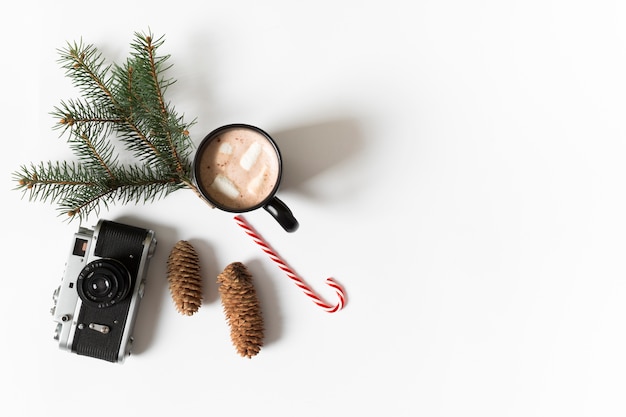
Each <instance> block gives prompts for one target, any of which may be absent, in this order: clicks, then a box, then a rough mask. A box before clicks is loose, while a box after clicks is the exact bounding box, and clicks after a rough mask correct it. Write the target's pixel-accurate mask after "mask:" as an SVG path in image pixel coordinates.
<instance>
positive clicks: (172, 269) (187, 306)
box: [167, 240, 202, 316]
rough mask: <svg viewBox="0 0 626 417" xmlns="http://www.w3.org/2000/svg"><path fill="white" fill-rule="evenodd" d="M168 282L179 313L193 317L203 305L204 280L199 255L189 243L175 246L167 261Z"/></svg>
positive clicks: (179, 242) (180, 242)
mask: <svg viewBox="0 0 626 417" xmlns="http://www.w3.org/2000/svg"><path fill="white" fill-rule="evenodd" d="M167 280H168V282H169V285H170V293H171V295H172V299H173V300H174V304H175V305H176V309H177V310H178V312H179V313H181V314H184V315H187V316H191V315H193V314H194V313H195V312H196V311H198V309H199V308H200V305H201V304H202V278H201V277H200V261H199V258H198V254H197V253H196V251H195V249H194V248H193V246H191V244H190V243H189V242H187V241H186V240H181V241H178V242H177V243H176V245H174V247H173V248H172V252H171V253H170V256H169V258H168V259H167Z"/></svg>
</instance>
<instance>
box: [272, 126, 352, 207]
mask: <svg viewBox="0 0 626 417" xmlns="http://www.w3.org/2000/svg"><path fill="white" fill-rule="evenodd" d="M271 136H272V137H273V138H274V140H275V141H276V143H277V144H278V147H279V148H280V153H281V155H282V158H283V177H282V180H281V187H280V188H281V190H283V191H287V190H288V191H290V192H299V193H305V194H306V193H309V194H310V191H307V190H306V183H307V182H309V181H311V180H312V179H313V178H315V177H316V176H318V175H320V174H322V173H324V172H325V171H328V170H331V169H332V168H333V167H336V166H338V165H339V164H341V163H342V162H344V161H346V160H347V159H349V158H351V157H353V156H354V155H355V154H357V153H359V152H361V150H362V149H363V148H364V141H363V137H362V135H361V132H360V129H359V125H358V123H357V120H356V119H350V118H343V119H336V120H327V121H322V122H318V123H314V124H310V125H306V126H300V127H294V128H290V129H283V130H279V131H276V132H272V133H271ZM313 197H320V196H319V195H316V196H313Z"/></svg>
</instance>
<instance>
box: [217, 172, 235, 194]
mask: <svg viewBox="0 0 626 417" xmlns="http://www.w3.org/2000/svg"><path fill="white" fill-rule="evenodd" d="M211 187H212V188H215V189H216V190H217V191H219V192H220V193H222V194H224V195H225V196H227V197H229V198H237V197H239V190H238V189H237V187H236V186H235V184H233V182H232V181H231V180H230V179H229V178H228V177H226V176H224V175H222V174H219V175H218V176H217V177H215V179H214V180H213V182H212V183H211Z"/></svg>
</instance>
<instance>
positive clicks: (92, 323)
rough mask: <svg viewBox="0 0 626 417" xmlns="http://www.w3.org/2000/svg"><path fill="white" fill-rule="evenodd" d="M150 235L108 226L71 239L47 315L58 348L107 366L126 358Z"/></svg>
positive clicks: (112, 224)
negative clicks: (106, 363)
mask: <svg viewBox="0 0 626 417" xmlns="http://www.w3.org/2000/svg"><path fill="white" fill-rule="evenodd" d="M156 244H157V241H156V238H155V235H154V232H153V231H152V230H148V229H142V228H139V227H134V226H129V225H126V224H121V223H117V222H113V221H108V220H100V221H98V223H97V225H96V226H95V227H94V228H93V230H91V229H88V228H84V227H80V228H79V229H78V232H77V233H76V234H74V239H73V241H72V245H71V248H70V255H69V258H68V260H67V263H66V265H65V273H64V275H63V279H62V281H61V285H60V286H59V287H58V288H57V289H56V290H55V291H54V294H53V297H52V298H53V300H54V306H53V307H52V309H51V313H52V316H53V319H54V321H55V322H56V323H57V327H56V331H55V334H54V339H55V340H57V341H58V342H59V348H61V349H63V350H67V351H69V352H74V353H77V354H79V355H85V356H91V357H94V358H98V359H103V360H106V361H109V362H120V363H121V362H123V361H124V360H125V358H126V357H127V356H128V355H130V353H131V348H132V342H133V336H132V333H133V328H134V324H135V319H136V318H137V312H138V309H139V304H140V301H141V298H142V297H143V292H144V286H145V280H146V273H147V270H148V264H149V261H150V258H152V255H153V254H154V251H155V249H156Z"/></svg>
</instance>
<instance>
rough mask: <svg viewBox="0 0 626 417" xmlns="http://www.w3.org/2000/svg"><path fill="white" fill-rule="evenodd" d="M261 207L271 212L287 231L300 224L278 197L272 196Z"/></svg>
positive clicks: (292, 230)
mask: <svg viewBox="0 0 626 417" xmlns="http://www.w3.org/2000/svg"><path fill="white" fill-rule="evenodd" d="M263 208H264V209H265V210H266V211H267V212H268V213H269V214H271V215H272V216H273V217H274V218H275V219H276V221H277V222H278V223H279V224H280V225H281V226H282V227H283V229H285V230H286V231H287V232H289V233H291V232H295V231H296V230H298V226H300V224H299V223H298V221H297V220H296V218H295V217H294V216H293V213H292V212H291V210H289V207H287V206H286V205H285V203H283V202H282V201H281V200H280V199H279V198H278V197H276V196H274V197H272V198H271V199H270V201H268V202H267V204H266V205H264V206H263Z"/></svg>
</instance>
